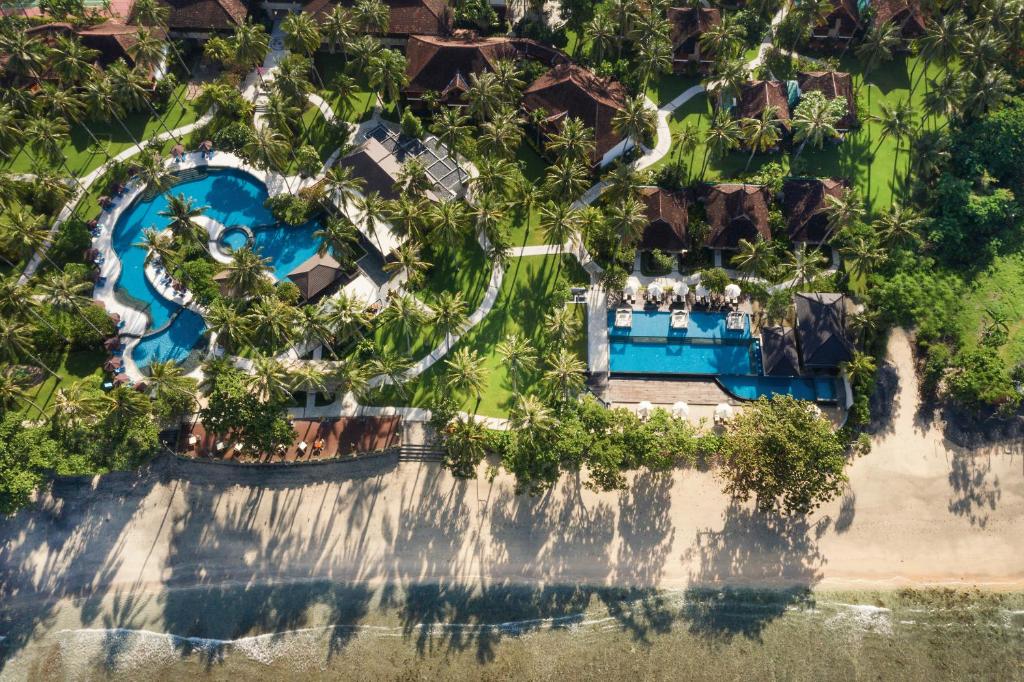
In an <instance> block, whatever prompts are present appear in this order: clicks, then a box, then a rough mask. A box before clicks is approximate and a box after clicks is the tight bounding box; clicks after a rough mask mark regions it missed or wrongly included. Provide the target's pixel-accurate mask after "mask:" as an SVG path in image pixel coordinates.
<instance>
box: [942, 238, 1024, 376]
mask: <svg viewBox="0 0 1024 682" xmlns="http://www.w3.org/2000/svg"><path fill="white" fill-rule="evenodd" d="M1022 289H1024V254H1012V255H1008V256H999V257H997V258H996V259H995V260H994V261H993V263H992V265H991V266H989V268H988V270H986V271H985V272H983V273H981V274H980V275H979V276H978V277H977V279H975V280H974V283H973V284H972V285H971V287H970V289H969V291H968V293H967V294H966V295H965V296H964V299H963V305H962V306H960V311H959V315H957V317H956V318H955V319H953V320H951V324H952V325H953V329H954V331H955V335H956V336H957V338H958V339H959V340H960V343H961V344H962V345H963V346H964V347H965V348H973V347H975V346H977V345H978V340H979V338H980V337H981V333H982V331H983V330H984V328H985V326H986V325H987V324H989V323H990V322H991V315H992V314H995V315H996V316H999V317H1002V318H1003V319H1005V320H1006V324H1007V326H1008V327H1009V340H1008V341H1007V343H1006V345H1004V346H1002V348H1000V349H999V353H1000V355H1001V356H1002V357H1003V358H1004V359H1005V360H1006V363H1007V366H1011V367H1012V366H1014V365H1016V364H1017V363H1018V362H1020V361H1022V360H1024V297H1022V296H1021V295H1020V292H1021V290H1022Z"/></svg>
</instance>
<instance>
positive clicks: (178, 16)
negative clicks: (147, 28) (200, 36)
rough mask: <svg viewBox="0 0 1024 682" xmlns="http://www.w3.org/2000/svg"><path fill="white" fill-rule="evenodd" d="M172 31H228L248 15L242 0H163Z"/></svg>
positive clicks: (168, 23)
mask: <svg viewBox="0 0 1024 682" xmlns="http://www.w3.org/2000/svg"><path fill="white" fill-rule="evenodd" d="M163 3H164V4H165V5H167V7H168V8H169V9H170V13H169V14H168V17H167V27H168V28H169V29H170V30H172V31H197V32H207V31H230V30H233V29H234V28H235V27H236V26H238V25H240V24H242V22H244V21H245V18H246V17H247V16H249V8H248V7H246V5H245V3H243V2H242V0H163Z"/></svg>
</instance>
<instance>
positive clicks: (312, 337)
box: [295, 298, 334, 355]
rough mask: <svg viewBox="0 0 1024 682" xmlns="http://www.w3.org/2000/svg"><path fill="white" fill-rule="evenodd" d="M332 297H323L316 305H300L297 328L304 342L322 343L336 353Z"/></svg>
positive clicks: (329, 350) (332, 352) (311, 343)
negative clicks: (331, 307)
mask: <svg viewBox="0 0 1024 682" xmlns="http://www.w3.org/2000/svg"><path fill="white" fill-rule="evenodd" d="M331 322H332V318H331V309H330V299H327V298H324V299H321V300H320V302H319V303H317V304H316V305H304V306H301V307H299V309H298V312H297V314H296V324H295V328H296V331H297V335H298V337H299V340H300V341H301V342H302V343H304V344H310V345H322V346H324V347H326V348H327V350H328V352H330V353H331V354H332V355H334V345H333V341H334V329H333V325H332V324H331Z"/></svg>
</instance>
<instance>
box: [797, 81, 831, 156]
mask: <svg viewBox="0 0 1024 682" xmlns="http://www.w3.org/2000/svg"><path fill="white" fill-rule="evenodd" d="M838 121H839V117H838V116H836V111H835V109H834V107H833V105H832V104H831V103H830V102H829V101H828V100H827V99H825V97H824V96H819V97H814V96H811V94H810V93H808V96H807V97H805V98H804V101H802V102H801V103H800V105H799V106H797V108H796V110H795V111H794V112H793V141H794V142H797V143H799V144H800V147H799V148H797V150H796V154H795V155H794V157H793V158H799V157H800V154H801V153H803V151H804V146H805V145H807V143H808V142H810V143H811V145H812V146H813V147H814V148H815V149H821V148H822V147H824V146H825V141H826V140H832V139H835V138H837V137H839V131H838V130H837V129H836V125H837V123H838Z"/></svg>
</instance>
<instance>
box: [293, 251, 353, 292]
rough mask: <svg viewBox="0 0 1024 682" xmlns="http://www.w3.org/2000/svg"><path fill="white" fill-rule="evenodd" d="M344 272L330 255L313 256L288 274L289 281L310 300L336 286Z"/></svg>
mask: <svg viewBox="0 0 1024 682" xmlns="http://www.w3.org/2000/svg"><path fill="white" fill-rule="evenodd" d="M342 275H344V271H343V269H342V267H341V264H340V263H338V261H337V260H336V259H335V258H334V256H332V255H330V254H329V253H328V254H324V255H322V256H321V255H320V254H313V255H312V256H310V257H309V258H308V259H306V261H305V262H303V263H302V264H301V265H299V266H297V267H296V268H295V269H294V270H292V271H291V272H289V273H288V279H290V280H291V281H292V282H294V283H295V286H297V287H298V288H299V293H301V294H302V298H303V299H304V300H307V301H308V300H310V299H311V298H313V297H315V296H316V295H317V294H319V293H321V292H322V291H324V290H325V289H326V288H327V287H329V286H331V285H332V284H334V282H335V281H337V280H338V278H340V277H341V276H342Z"/></svg>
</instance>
